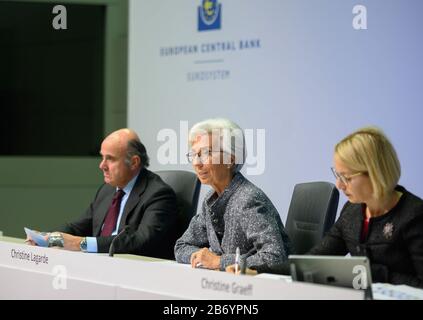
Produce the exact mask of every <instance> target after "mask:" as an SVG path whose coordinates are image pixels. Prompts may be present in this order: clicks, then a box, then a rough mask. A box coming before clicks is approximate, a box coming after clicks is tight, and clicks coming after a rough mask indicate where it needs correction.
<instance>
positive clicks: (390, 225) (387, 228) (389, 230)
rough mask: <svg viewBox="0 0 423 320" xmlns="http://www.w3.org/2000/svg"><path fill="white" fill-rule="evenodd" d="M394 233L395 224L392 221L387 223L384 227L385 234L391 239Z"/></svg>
mask: <svg viewBox="0 0 423 320" xmlns="http://www.w3.org/2000/svg"><path fill="white" fill-rule="evenodd" d="M393 233H394V224H393V223H392V222H388V223H386V224H385V226H384V227H383V236H384V237H385V238H386V239H391V238H392V234H393Z"/></svg>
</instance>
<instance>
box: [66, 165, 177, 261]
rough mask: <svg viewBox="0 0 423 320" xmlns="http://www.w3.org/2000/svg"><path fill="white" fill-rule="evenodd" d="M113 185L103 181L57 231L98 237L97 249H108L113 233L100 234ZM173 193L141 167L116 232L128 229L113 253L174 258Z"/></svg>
mask: <svg viewBox="0 0 423 320" xmlns="http://www.w3.org/2000/svg"><path fill="white" fill-rule="evenodd" d="M115 192H116V188H115V187H112V186H110V185H108V184H103V185H102V186H101V187H100V188H99V189H98V191H97V194H96V196H95V198H94V201H93V202H92V203H91V205H90V206H89V208H88V209H87V211H86V212H85V213H84V214H83V215H82V216H81V217H80V218H79V219H77V220H76V221H73V222H71V223H68V224H66V225H64V226H62V227H60V228H58V231H61V232H65V233H69V234H72V235H75V236H83V237H97V245H98V252H108V251H109V247H110V244H111V242H112V240H113V239H114V238H115V237H116V236H106V237H104V236H103V237H102V236H100V233H101V227H102V225H103V223H104V219H105V217H106V214H107V211H108V209H109V207H110V205H111V203H112V198H113V195H114V193H115ZM176 217H177V207H176V195H175V193H174V191H173V190H172V188H170V187H169V186H168V185H167V184H166V183H164V182H163V181H162V179H161V178H160V177H159V176H158V175H156V174H155V173H153V172H151V171H149V170H147V169H143V170H141V172H140V174H139V176H138V179H137V181H136V182H135V185H134V187H133V189H132V191H131V194H130V196H129V198H128V200H127V202H126V205H125V208H124V211H123V214H122V218H121V221H120V224H119V228H118V232H120V231H121V230H122V229H123V228H124V227H125V226H127V225H129V226H130V229H129V231H128V232H125V233H123V234H122V235H121V236H120V237H119V238H118V239H116V241H115V252H116V253H131V254H138V255H144V256H151V257H157V258H166V259H173V258H174V256H173V248H174V245H175V240H176V239H175V236H176V235H175V232H176Z"/></svg>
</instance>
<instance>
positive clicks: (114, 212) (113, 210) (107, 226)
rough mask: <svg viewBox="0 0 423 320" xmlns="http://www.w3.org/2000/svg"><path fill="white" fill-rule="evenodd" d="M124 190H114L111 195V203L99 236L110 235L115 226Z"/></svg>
mask: <svg viewBox="0 0 423 320" xmlns="http://www.w3.org/2000/svg"><path fill="white" fill-rule="evenodd" d="M124 195H125V192H124V191H123V190H122V189H119V190H118V191H116V193H115V195H114V196H113V200H112V204H111V206H110V208H109V211H108V212H107V216H106V219H105V220H104V226H103V230H101V234H100V235H101V236H110V235H111V234H112V232H113V230H115V228H116V223H117V219H118V216H119V211H120V203H121V202H122V198H123V196H124Z"/></svg>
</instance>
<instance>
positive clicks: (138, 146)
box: [125, 139, 150, 168]
mask: <svg viewBox="0 0 423 320" xmlns="http://www.w3.org/2000/svg"><path fill="white" fill-rule="evenodd" d="M133 156H138V157H140V159H141V168H147V167H148V166H149V165H150V158H149V157H148V155H147V150H146V148H145V146H144V145H143V144H142V143H141V141H139V140H137V139H131V140H129V141H128V146H127V151H126V159H125V163H126V164H127V165H128V166H129V165H130V164H131V159H132V157H133Z"/></svg>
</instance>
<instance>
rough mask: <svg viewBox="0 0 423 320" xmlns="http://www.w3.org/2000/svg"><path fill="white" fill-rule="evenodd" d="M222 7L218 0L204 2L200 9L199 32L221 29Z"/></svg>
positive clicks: (204, 0)
mask: <svg viewBox="0 0 423 320" xmlns="http://www.w3.org/2000/svg"><path fill="white" fill-rule="evenodd" d="M221 12H222V5H221V4H220V3H217V0H203V4H202V5H201V6H199V7H198V31H207V30H217V29H220V19H221Z"/></svg>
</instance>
